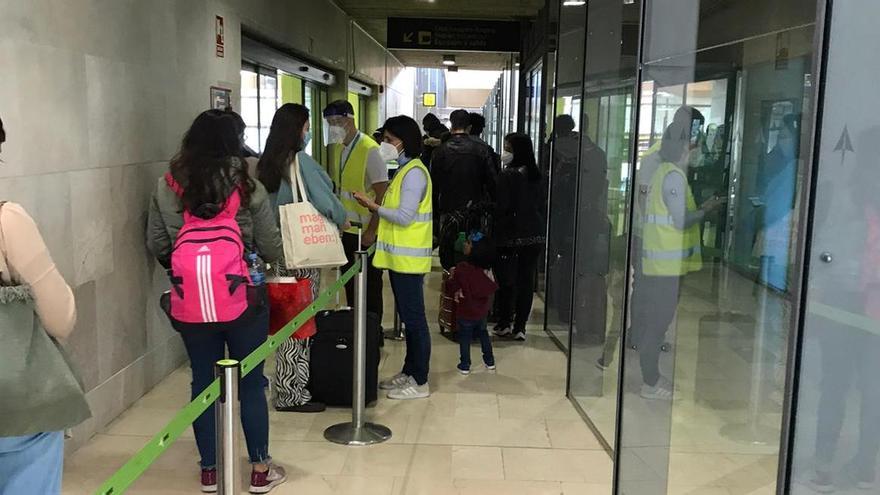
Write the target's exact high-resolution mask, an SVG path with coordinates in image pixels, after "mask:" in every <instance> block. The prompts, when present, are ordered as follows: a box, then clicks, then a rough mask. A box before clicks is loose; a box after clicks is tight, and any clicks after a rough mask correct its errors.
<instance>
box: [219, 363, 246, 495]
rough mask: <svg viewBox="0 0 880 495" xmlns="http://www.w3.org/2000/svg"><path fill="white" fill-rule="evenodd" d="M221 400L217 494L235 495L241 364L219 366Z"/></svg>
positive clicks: (238, 486) (236, 485)
mask: <svg viewBox="0 0 880 495" xmlns="http://www.w3.org/2000/svg"><path fill="white" fill-rule="evenodd" d="M216 373H217V377H218V378H220V398H219V399H218V400H217V404H216V405H215V414H214V416H215V421H216V426H217V428H216V430H217V490H218V491H217V493H220V494H221V495H233V494H236V493H238V491H239V490H240V485H239V479H238V478H239V476H238V475H239V473H238V471H239V469H238V429H237V427H236V425H237V424H238V413H237V408H238V382H239V380H240V379H241V364H240V363H239V362H238V361H236V360H234V359H224V360H222V361H218V362H217V368H216Z"/></svg>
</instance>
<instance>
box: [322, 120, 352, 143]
mask: <svg viewBox="0 0 880 495" xmlns="http://www.w3.org/2000/svg"><path fill="white" fill-rule="evenodd" d="M346 134H348V133H347V132H345V127H342V126H338V125H331V126H329V127H328V128H327V144H342V143H343V142H345V136H346Z"/></svg>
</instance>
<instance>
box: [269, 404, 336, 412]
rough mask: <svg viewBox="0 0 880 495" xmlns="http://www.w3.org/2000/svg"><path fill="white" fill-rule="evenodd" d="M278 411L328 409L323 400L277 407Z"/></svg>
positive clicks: (321, 410) (317, 410) (319, 410)
mask: <svg viewBox="0 0 880 495" xmlns="http://www.w3.org/2000/svg"><path fill="white" fill-rule="evenodd" d="M275 410H276V411H278V412H296V413H319V412H324V411H326V410H327V406H326V405H325V404H324V403H323V402H306V403H305V404H300V405H298V406H290V407H276V408H275Z"/></svg>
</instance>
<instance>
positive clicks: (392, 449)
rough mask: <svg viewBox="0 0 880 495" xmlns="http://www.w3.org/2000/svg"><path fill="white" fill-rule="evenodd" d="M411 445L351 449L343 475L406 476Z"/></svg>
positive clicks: (386, 444) (411, 454)
mask: <svg viewBox="0 0 880 495" xmlns="http://www.w3.org/2000/svg"><path fill="white" fill-rule="evenodd" d="M414 449H415V446H413V445H395V444H388V443H385V444H381V445H373V446H370V447H358V448H352V449H351V452H350V453H349V456H348V460H347V461H346V463H345V468H344V469H343V473H344V474H345V475H347V476H366V475H371V476H383V477H384V476H392V477H402V476H406V473H407V471H408V469H409V464H410V462H411V460H412V457H413V451H414Z"/></svg>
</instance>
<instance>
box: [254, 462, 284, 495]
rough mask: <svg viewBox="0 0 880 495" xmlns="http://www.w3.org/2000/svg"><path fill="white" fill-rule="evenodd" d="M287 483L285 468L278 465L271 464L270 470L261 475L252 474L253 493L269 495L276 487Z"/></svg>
mask: <svg viewBox="0 0 880 495" xmlns="http://www.w3.org/2000/svg"><path fill="white" fill-rule="evenodd" d="M285 481H287V473H286V472H285V471H284V468H283V467H281V466H278V465H276V464H269V470H268V471H266V472H264V473H260V472H257V471H256V470H255V471H252V472H251V487H250V490H249V491H250V492H251V493H269V492H271V491H272V489H273V488H275V487H276V486H278V485H280V484H282V483H284V482H285Z"/></svg>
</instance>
